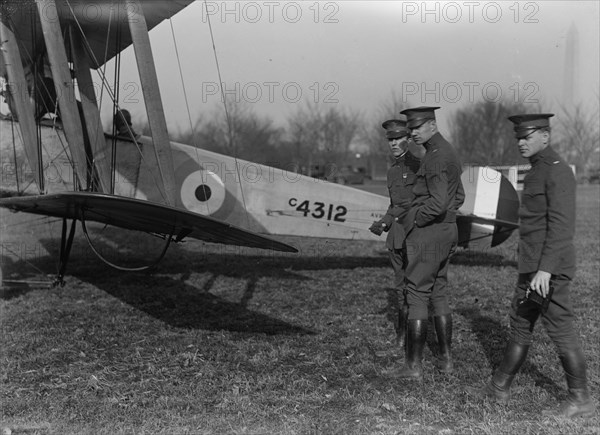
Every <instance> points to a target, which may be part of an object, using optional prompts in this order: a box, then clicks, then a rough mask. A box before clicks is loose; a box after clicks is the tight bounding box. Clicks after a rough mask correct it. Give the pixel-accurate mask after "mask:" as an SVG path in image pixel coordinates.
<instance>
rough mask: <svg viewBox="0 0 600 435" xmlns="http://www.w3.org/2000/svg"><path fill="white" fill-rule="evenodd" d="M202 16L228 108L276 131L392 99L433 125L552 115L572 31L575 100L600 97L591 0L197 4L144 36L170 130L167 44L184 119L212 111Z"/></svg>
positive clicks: (213, 90) (172, 110)
mask: <svg viewBox="0 0 600 435" xmlns="http://www.w3.org/2000/svg"><path fill="white" fill-rule="evenodd" d="M206 8H208V13H207V11H206ZM209 18H210V24H211V25H212V29H213V35H214V42H215V46H216V51H217V59H218V62H219V66H220V70H221V74H222V77H221V78H222V80H223V82H225V87H226V91H227V95H228V98H231V99H236V100H238V101H245V102H247V103H249V104H251V107H252V108H253V109H254V110H255V111H256V112H257V113H259V114H262V115H265V116H268V117H270V118H272V119H274V120H275V121H276V122H284V121H285V119H286V117H289V116H291V115H292V114H293V113H294V112H295V110H296V109H297V106H298V104H303V103H304V101H305V100H310V101H315V102H319V103H322V104H325V105H331V104H335V105H338V106H339V107H342V108H350V109H353V110H357V111H360V112H361V113H362V114H363V115H364V116H365V117H366V118H370V117H371V115H373V114H374V113H375V112H376V111H377V109H378V108H379V107H380V106H381V103H382V102H383V101H385V100H386V99H387V98H389V94H390V93H392V92H394V93H395V94H396V96H397V98H399V99H401V100H403V101H406V103H407V104H408V105H409V106H420V105H439V106H442V108H443V111H441V112H440V117H441V118H443V117H444V116H445V115H447V114H449V113H450V112H451V111H453V110H455V109H456V108H457V107H462V106H463V105H465V104H469V103H472V102H476V101H481V100H483V99H489V100H493V101H495V100H497V99H498V98H499V97H500V96H502V97H506V98H510V99H514V98H518V97H521V98H525V99H526V101H527V102H529V103H531V104H535V103H537V102H538V101H539V102H540V103H542V106H543V107H544V109H545V110H556V108H557V103H559V102H564V101H565V98H566V97H565V57H566V56H565V51H566V45H567V34H568V32H569V30H570V28H571V27H572V26H575V28H576V35H577V37H576V38H575V40H576V41H577V44H576V46H575V47H576V50H575V56H574V58H575V64H574V65H573V71H574V77H575V95H574V96H573V98H574V99H575V100H576V101H580V100H581V101H584V100H587V101H590V99H593V98H596V99H598V96H599V80H600V70H599V63H600V61H599V53H600V47H599V41H600V35H599V24H598V23H599V22H600V13H599V2H597V1H579V2H578V1H537V2H504V1H503V2H486V1H481V2H475V1H465V2H426V3H424V2H392V1H386V2H372V1H368V2H367V1H362V2H360V1H341V2H340V1H337V2H318V3H317V2H311V1H309V2H277V1H271V2H269V1H265V2H246V3H241V2H207V4H206V5H205V4H204V2H196V3H195V4H193V5H191V6H189V7H188V8H186V9H184V10H183V11H182V12H181V13H179V14H178V15H177V16H175V17H174V18H173V20H172V28H173V31H172V30H171V23H168V22H167V23H163V25H161V26H160V27H158V28H156V29H155V30H154V31H153V32H151V38H152V39H151V40H152V42H153V47H154V49H155V52H154V53H155V56H156V62H157V68H158V73H159V79H160V82H161V87H162V88H163V90H164V91H163V99H164V104H165V106H166V108H167V110H166V111H167V113H168V116H169V124H170V125H181V126H183V127H186V126H187V125H189V121H188V115H187V111H186V109H185V104H184V100H183V90H182V89H183V87H182V82H181V79H180V77H179V67H178V61H177V57H176V55H175V43H176V44H177V49H178V51H179V62H180V64H181V72H182V74H183V81H184V83H185V87H186V90H187V95H188V99H189V102H190V111H191V116H192V119H194V120H195V119H196V118H197V117H198V116H199V115H200V114H203V113H204V114H206V113H207V110H210V109H211V108H212V107H214V105H215V104H218V103H219V102H220V101H221V96H220V94H219V91H218V87H217V85H218V83H219V79H218V75H217V69H216V62H215V57H214V53H213V50H212V42H211V36H210V31H209V26H208V19H209ZM173 35H174V36H173ZM174 41H175V42H174ZM130 54H131V53H130ZM121 95H123V93H121ZM123 105H124V106H126V107H127V106H128V103H126V102H125V103H124V104H123ZM389 115H390V116H393V115H395V114H392V113H390V114H389ZM442 123H443V122H442Z"/></svg>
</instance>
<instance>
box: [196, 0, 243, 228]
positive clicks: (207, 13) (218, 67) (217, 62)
mask: <svg viewBox="0 0 600 435" xmlns="http://www.w3.org/2000/svg"><path fill="white" fill-rule="evenodd" d="M204 8H205V10H206V17H207V22H208V29H209V32H210V39H211V43H212V48H213V54H214V57H215V64H216V67H217V74H218V76H219V89H220V91H221V99H222V101H223V108H224V109H225V119H226V120H227V134H228V136H229V141H230V143H231V144H232V145H233V150H234V156H233V158H234V160H235V170H236V172H237V177H238V180H240V192H241V195H242V204H243V206H244V211H245V217H246V225H247V226H248V228H249V227H250V219H249V216H248V209H247V208H246V197H245V195H244V189H243V183H242V177H241V175H240V166H239V164H238V160H237V151H236V143H235V141H234V140H233V139H234V138H233V131H232V130H233V129H232V127H231V117H230V116H229V110H228V109H227V100H226V99H225V91H224V90H223V78H222V76H221V67H220V65H219V57H218V55H217V47H216V45H215V37H214V34H213V29H212V24H211V21H210V15H211V14H210V13H209V11H208V4H207V0H204Z"/></svg>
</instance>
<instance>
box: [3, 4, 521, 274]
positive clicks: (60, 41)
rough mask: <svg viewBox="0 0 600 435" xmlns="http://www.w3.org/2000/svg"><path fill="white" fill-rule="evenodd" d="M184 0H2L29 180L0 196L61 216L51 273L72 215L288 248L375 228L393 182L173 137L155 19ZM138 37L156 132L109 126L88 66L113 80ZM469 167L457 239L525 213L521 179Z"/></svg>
mask: <svg viewBox="0 0 600 435" xmlns="http://www.w3.org/2000/svg"><path fill="white" fill-rule="evenodd" d="M190 3H192V2H191V1H187V0H177V1H158V0H149V1H140V0H121V1H118V0H112V1H111V0H99V1H97V2H94V4H93V6H94V8H93V11H92V10H91V9H90V2H83V1H76V0H36V1H33V0H25V1H16V0H8V1H3V2H2V6H1V14H2V17H1V23H0V26H1V27H0V31H1V34H0V36H1V44H2V46H1V51H2V56H1V57H0V69H1V71H0V73H1V74H2V76H3V77H5V78H6V80H7V82H8V86H7V88H8V95H7V98H8V100H9V106H10V107H11V114H12V116H11V117H10V118H5V119H2V120H0V123H1V127H2V137H3V138H4V139H2V141H3V143H4V142H6V140H5V139H6V138H8V137H10V141H11V142H12V144H13V145H14V146H15V147H19V148H21V149H23V150H24V155H25V157H26V161H27V164H28V172H29V173H30V174H31V177H32V179H33V184H32V186H34V187H33V189H34V191H33V192H31V191H29V192H25V191H18V192H16V194H15V195H13V196H9V197H3V198H0V207H4V208H8V209H10V210H13V211H15V212H26V213H34V214H40V215H44V216H50V217H55V218H60V219H62V220H63V226H62V234H61V238H62V239H61V240H62V242H61V245H60V246H61V252H60V267H59V272H58V275H57V277H56V281H55V282H56V283H63V282H64V281H63V277H64V274H65V270H66V266H67V262H68V258H69V252H70V249H71V245H72V241H73V237H74V233H75V225H76V223H77V221H80V222H81V223H82V228H83V229H84V232H85V231H86V229H85V228H86V226H85V224H86V222H98V223H101V224H106V225H113V226H116V227H120V228H124V229H128V230H136V231H143V232H147V233H150V234H154V235H157V236H160V237H162V238H164V239H165V240H166V241H167V242H168V243H170V242H171V241H173V242H180V241H182V240H184V239H185V238H195V239H199V240H203V241H206V242H211V243H222V244H231V245H239V246H247V247H253V248H262V249H269V250H276V251H283V252H297V249H296V248H295V247H293V246H291V245H289V244H287V243H284V242H282V241H279V240H277V239H276V238H275V237H277V236H283V235H291V236H310V237H327V238H338V239H349V240H378V238H377V237H376V236H374V235H373V234H371V233H370V232H369V231H368V227H369V225H370V223H371V222H372V221H373V220H375V219H379V218H380V217H382V216H383V214H384V213H385V211H386V209H387V207H388V204H389V199H388V198H387V197H385V196H382V195H377V194H373V193H369V192H366V191H362V190H358V189H354V188H351V187H348V186H344V185H338V184H335V183H330V182H326V181H323V180H317V179H314V178H311V177H307V176H304V175H300V174H297V173H295V172H293V171H286V170H283V169H278V168H274V167H270V166H266V165H262V164H257V163H253V162H249V161H245V160H240V159H238V158H236V157H232V156H226V155H222V154H217V153H214V152H210V151H207V150H204V149H202V148H201V144H200V146H192V145H186V144H180V143H175V142H172V141H170V140H169V136H168V131H167V123H166V120H165V114H164V110H163V107H162V103H161V96H160V88H159V80H158V77H157V73H156V69H155V67H154V61H153V53H152V50H151V47H150V40H149V36H148V32H149V31H150V30H151V29H152V28H154V27H155V26H157V25H158V24H159V23H160V22H162V21H163V20H167V19H170V18H171V17H172V16H173V15H174V14H176V13H179V12H181V11H182V10H183V9H184V8H185V7H186V6H188V5H189V4H190ZM130 45H133V48H134V52H135V57H136V62H137V66H138V72H139V77H140V84H141V88H142V91H143V95H144V102H145V105H146V115H147V119H148V124H149V126H150V132H151V133H150V135H149V136H139V135H137V134H135V133H134V132H133V130H132V129H130V130H129V131H128V132H127V133H128V134H127V133H126V134H120V133H118V132H116V131H115V130H114V129H113V130H112V131H111V130H110V128H107V127H109V126H105V125H103V124H102V120H101V116H100V111H99V107H98V96H97V86H95V85H94V81H93V78H92V74H93V73H96V74H97V75H98V77H99V79H100V82H101V83H102V85H101V86H102V87H103V88H104V89H106V92H107V93H109V94H110V86H109V84H108V83H107V82H108V80H107V78H106V77H104V76H103V72H102V66H103V65H105V64H106V63H107V62H108V61H110V60H111V59H113V58H115V57H116V56H118V55H119V53H121V52H122V51H123V50H124V49H125V48H127V47H129V46H130ZM113 97H114V96H113ZM113 100H114V102H113V104H114V110H113V112H114V113H115V116H123V115H122V113H123V112H122V111H121V110H120V109H119V105H118V101H117V98H116V97H115V98H113ZM44 113H46V114H47V113H53V114H54V117H51V119H47V118H43V117H42V114H44ZM15 125H18V128H13V127H14V126H15ZM462 179H463V184H464V186H465V191H466V196H467V199H466V201H465V204H464V205H463V207H462V208H461V210H460V215H459V217H458V227H459V238H460V244H461V245H462V246H467V245H469V243H473V242H475V241H478V240H486V242H485V243H486V246H496V245H498V244H500V243H502V242H503V241H504V240H506V239H507V238H508V237H509V236H510V233H511V232H512V231H513V230H514V229H515V228H517V227H518V225H517V221H518V218H517V210H518V204H519V199H518V196H517V194H516V191H515V190H514V188H513V187H512V185H511V184H510V182H508V180H507V179H506V178H504V177H503V176H502V175H501V174H499V173H498V172H496V171H494V170H492V169H490V168H486V167H468V168H467V169H466V170H465V171H464V173H463V176H462ZM69 222H71V228H70V230H69V228H68V224H69ZM167 246H168V245H167ZM479 246H482V245H479ZM165 250H166V248H165Z"/></svg>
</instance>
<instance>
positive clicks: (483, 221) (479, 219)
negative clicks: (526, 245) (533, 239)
mask: <svg viewBox="0 0 600 435" xmlns="http://www.w3.org/2000/svg"><path fill="white" fill-rule="evenodd" d="M456 218H457V219H459V220H460V219H464V220H466V221H468V222H469V223H476V224H486V225H497V226H501V227H506V228H510V229H513V230H516V229H517V228H519V224H518V223H517V222H510V221H505V220H502V219H492V218H486V217H482V216H475V215H474V214H471V215H462V216H460V215H459V216H457V217H456Z"/></svg>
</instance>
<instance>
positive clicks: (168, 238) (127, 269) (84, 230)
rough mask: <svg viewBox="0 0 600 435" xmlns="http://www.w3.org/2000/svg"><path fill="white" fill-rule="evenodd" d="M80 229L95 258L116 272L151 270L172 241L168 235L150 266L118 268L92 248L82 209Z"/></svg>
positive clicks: (171, 236)
mask: <svg viewBox="0 0 600 435" xmlns="http://www.w3.org/2000/svg"><path fill="white" fill-rule="evenodd" d="M81 228H82V229H83V234H84V235H85V238H86V240H87V242H88V245H89V247H90V248H91V249H92V251H93V252H94V254H96V256H97V257H98V258H99V259H100V260H102V262H103V263H105V264H107V265H108V266H110V267H112V268H113V269H117V270H120V271H123V272H141V271H144V270H148V269H151V268H153V267H154V266H156V265H157V264H158V263H160V261H161V260H162V259H163V257H164V256H165V254H166V253H167V250H168V249H169V246H170V245H171V241H172V240H173V234H170V235H169V236H168V237H167V242H166V243H165V246H164V248H163V250H162V252H161V253H160V255H159V257H158V258H157V259H156V260H154V262H152V263H151V264H148V265H146V266H140V267H124V266H119V265H117V264H115V263H112V262H111V261H109V260H107V259H106V257H104V256H103V255H102V254H100V252H99V251H98V250H96V248H95V247H94V244H93V243H92V240H91V238H90V236H89V234H88V230H87V227H86V225H85V214H84V210H83V209H82V210H81Z"/></svg>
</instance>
